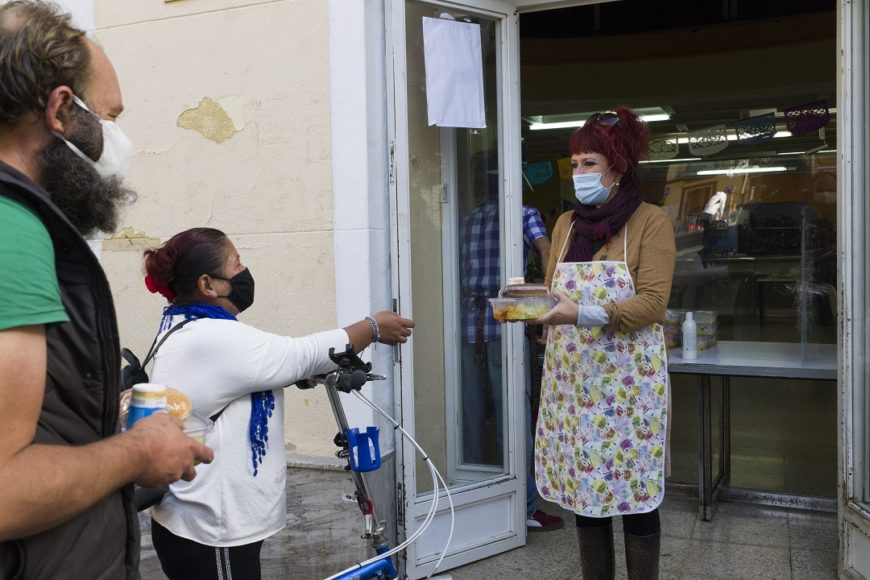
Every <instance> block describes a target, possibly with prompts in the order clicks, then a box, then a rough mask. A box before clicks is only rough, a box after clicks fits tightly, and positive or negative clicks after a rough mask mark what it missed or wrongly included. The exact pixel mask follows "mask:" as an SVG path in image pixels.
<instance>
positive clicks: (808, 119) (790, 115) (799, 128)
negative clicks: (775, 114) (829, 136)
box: [784, 99, 831, 135]
mask: <svg viewBox="0 0 870 580" xmlns="http://www.w3.org/2000/svg"><path fill="white" fill-rule="evenodd" d="M784 113H785V126H786V128H788V130H789V131H790V132H791V133H792V134H794V135H803V134H804V133H812V132H813V131H818V130H819V129H821V128H822V127H824V126H825V125H827V124H828V121H830V120H831V112H830V111H829V110H828V101H827V100H826V99H822V100H821V101H813V102H812V103H805V104H803V105H797V106H794V107H789V108H787V109H785V110H784Z"/></svg>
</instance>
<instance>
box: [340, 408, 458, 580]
mask: <svg viewBox="0 0 870 580" xmlns="http://www.w3.org/2000/svg"><path fill="white" fill-rule="evenodd" d="M354 394H355V395H356V396H357V398H358V399H360V400H361V401H363V402H364V403H365V404H367V405H368V406H369V407H371V408H372V409H374V410H375V411H377V412H378V413H380V414H381V415H383V416H384V418H386V419H387V420H388V421H390V422H391V423H392V424H393V426H394V427H395V428H397V429H398V430H399V431H401V432H402V435H404V436H405V437H407V438H408V440H409V441H410V442H411V443H412V444H413V445H414V447H416V448H417V450H418V451H419V452H420V454H421V455H422V456H423V457H424V458H425V460H426V462H427V463H428V464H429V468H430V471H432V472H433V485H432V492H433V494H434V501H433V502H432V508H434V507H435V506H437V505H438V496H439V492H438V481H437V480H435V479H434V476H437V477H438V480H440V481H441V484H442V485H443V486H444V487H443V489H444V493H445V495H446V496H447V502H448V503H449V504H450V533H449V534H448V535H447V542H446V543H445V544H444V549H443V550H441V557H440V558H438V561H437V562H435V567H434V568H432V571H431V572H429V575H428V576H426V577H427V578H431V577H432V575H433V574H434V573H435V571H436V570H438V566H440V565H441V562H443V561H444V556H446V555H447V550H448V548H450V542H452V541H453V531H454V525H455V523H456V513H455V512H454V509H453V497H452V496H451V495H450V489H449V487H448V485H447V482H446V481H444V478H443V477H442V476H441V473H440V472H439V471H438V469H437V468H436V467H435V464H434V463H433V462H432V460H431V459H429V456H428V455H427V454H426V452H425V451H423V448H422V447H420V445H419V444H418V443H417V440H416V439H414V438H413V437H412V436H411V434H410V433H408V432H407V431H405V429H404V428H403V427H402V426H401V425H399V423H398V422H397V421H396V420H395V419H394V418H393V417H392V416H390V415H389V414H388V413H387V412H386V411H384V410H383V409H381V408H380V407H378V406H377V405H376V404H375V403H373V402H372V401H370V400H369V399H367V398H366V397H364V396H363V395H362V394H360V393H359V391H354ZM430 513H432V514H433V516H434V513H435V510H434V509H430ZM428 527H429V523H426V524H425V528H424V526H423V525H421V526H420V528H419V529H418V532H419V533H415V534H414V536H412V537H414V538H415V539H416V538H417V537H419V536H420V535H422V532H423V531H425V529H426V528H428ZM409 539H410V538H409ZM405 543H408V542H407V541H406V542H405Z"/></svg>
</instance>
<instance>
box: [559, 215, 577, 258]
mask: <svg viewBox="0 0 870 580" xmlns="http://www.w3.org/2000/svg"><path fill="white" fill-rule="evenodd" d="M573 234H574V221H573V220H572V221H571V227H570V228H568V235H567V236H565V241H564V242H562V249H561V250H559V259H558V260H556V262H561V261H562V260H563V259H564V258H565V247H566V246H567V245H568V240H570V239H571V236H572V235H573Z"/></svg>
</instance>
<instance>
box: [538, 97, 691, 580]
mask: <svg viewBox="0 0 870 580" xmlns="http://www.w3.org/2000/svg"><path fill="white" fill-rule="evenodd" d="M570 145H571V153H572V155H571V164H572V167H573V173H574V175H573V178H574V189H575V193H576V196H577V201H578V203H577V204H576V206H575V208H574V209H573V210H572V211H568V212H566V213H564V214H563V215H562V216H561V217H560V218H559V220H558V222H557V223H556V227H555V228H554V230H553V247H554V248H561V249H560V251H558V252H553V253H552V254H551V258H550V263H549V265H548V268H547V283H548V284H549V285H550V288H551V291H552V293H553V295H554V296H555V297H556V298H557V299H558V300H559V302H558V304H557V305H556V306H555V307H554V308H553V309H552V310H551V311H550V312H548V313H547V314H546V315H545V316H543V317H542V318H541V319H540V320H538V322H539V323H542V324H547V325H549V326H548V327H547V328H548V337H547V350H546V356H545V362H544V378H543V383H542V388H541V410H540V415H539V417H538V423H537V434H536V440H535V479H536V482H537V486H538V491H539V492H540V494H541V497H543V498H544V499H546V500H549V501H552V502H555V503H558V504H559V505H561V506H562V507H563V508H565V509H569V510H573V511H574V512H575V513H576V514H577V515H576V519H577V531H578V536H579V540H580V556H581V566H582V570H583V578H584V579H585V580H589V579H592V578H613V575H614V550H613V528H612V518H613V516H617V515H619V516H622V518H623V520H622V522H623V528H624V531H625V554H626V563H627V567H628V576H629V578H631V579H642V578H643V579H645V578H657V577H658V561H659V544H660V532H661V527H660V523H659V514H658V506H659V504H660V503H661V501H662V499H663V497H664V490H665V470H666V466H667V459H668V457H667V449H668V446H667V430H668V429H667V426H668V397H669V380H668V368H667V357H666V351H665V342H664V335H663V332H662V326H661V322H662V321H663V320H664V317H665V308H666V306H667V303H668V298H669V296H670V292H671V279H672V277H673V273H674V258H675V246H674V230H673V226H672V225H671V223H670V221H669V220H668V218H667V217H666V216H665V214H664V212H663V211H662V210H661V209H660V208H658V207H656V206H654V205H651V204H648V203H644V202H643V194H642V193H641V191H640V188H639V183H638V178H637V173H638V172H637V169H638V161H639V160H640V159H641V158H642V157H643V156H645V155H646V153H647V150H648V146H649V137H648V132H647V129H646V126H645V125H644V124H643V123H642V122H641V121H640V120H639V118H638V116H637V115H636V114H635V113H634V112H632V111H630V110H628V109H624V108H620V109H616V110H615V111H610V112H607V113H604V114H596V115H593V116H592V117H591V118H590V119H589V120H588V121H587V122H586V124H585V125H584V126H583V127H581V128H580V129H578V130H577V131H576V132H575V133H574V135H573V136H572V137H571V143H570Z"/></svg>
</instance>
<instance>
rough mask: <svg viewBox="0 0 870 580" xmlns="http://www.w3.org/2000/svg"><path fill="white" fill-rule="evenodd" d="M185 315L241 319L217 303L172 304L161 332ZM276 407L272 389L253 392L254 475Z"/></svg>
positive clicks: (165, 311)
mask: <svg viewBox="0 0 870 580" xmlns="http://www.w3.org/2000/svg"><path fill="white" fill-rule="evenodd" d="M179 314H180V315H184V318H185V320H196V319H198V318H217V319H221V320H238V319H237V318H236V317H235V316H233V315H232V314H230V313H229V312H228V311H227V310H225V309H223V308H221V307H220V306H215V305H214V304H206V303H205V302H192V303H190V304H173V305H171V306H167V307H166V308H164V309H163V320H161V322H160V332H163V331H164V330H168V329H169V328H170V326H171V325H172V317H173V316H176V315H179ZM274 411H275V394H274V393H273V392H272V391H260V392H258V393H251V419H250V421H249V423H248V438H249V440H250V444H251V461H252V462H253V467H254V477H256V476H257V472H258V468H259V466H260V464H261V463H263V457H265V456H266V449H267V445H268V443H269V418H270V417H271V416H272V413H273V412H274Z"/></svg>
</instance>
